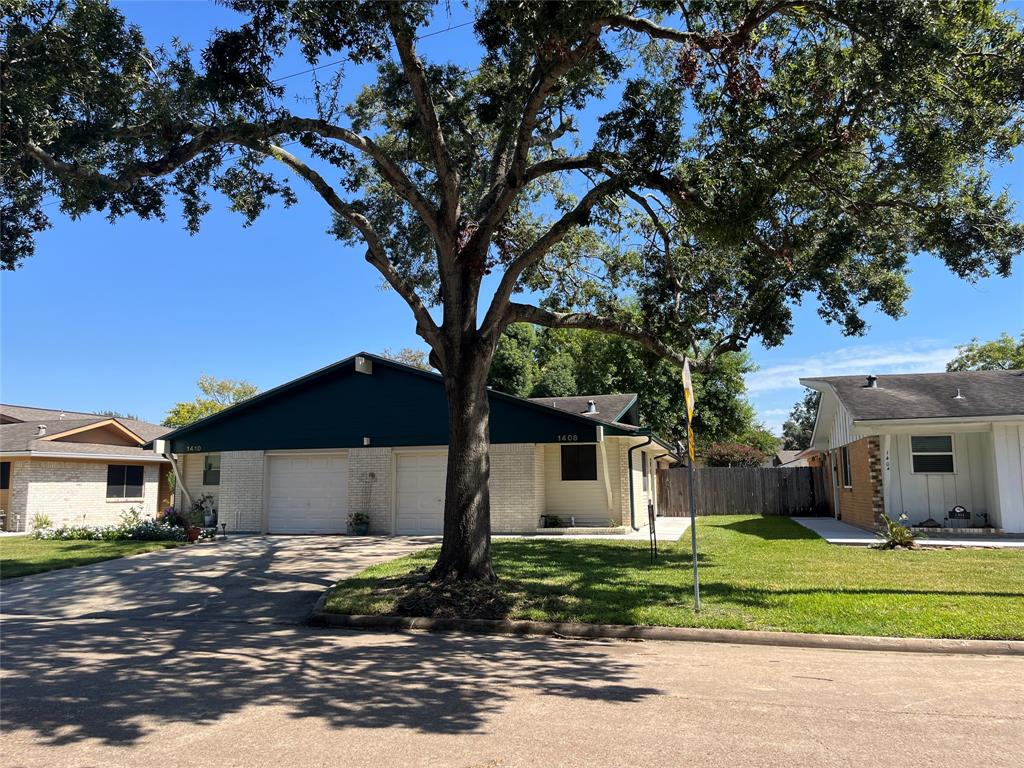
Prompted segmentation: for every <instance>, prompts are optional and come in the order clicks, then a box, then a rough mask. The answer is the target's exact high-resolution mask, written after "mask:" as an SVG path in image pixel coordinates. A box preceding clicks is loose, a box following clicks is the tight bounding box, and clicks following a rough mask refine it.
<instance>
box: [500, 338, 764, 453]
mask: <svg viewBox="0 0 1024 768" xmlns="http://www.w3.org/2000/svg"><path fill="white" fill-rule="evenodd" d="M753 370H754V365H753V364H752V363H751V362H750V358H749V357H748V356H747V354H746V353H745V352H731V353H728V354H723V355H720V356H718V357H717V358H715V360H714V363H713V364H712V365H711V366H709V367H708V368H706V369H702V370H700V371H697V372H696V373H695V374H694V388H695V390H696V395H697V400H698V401H699V407H698V408H697V410H696V413H695V418H694V429H695V432H696V435H697V439H698V443H699V445H700V446H701V447H702V448H703V446H707V445H708V444H710V443H714V442H729V441H732V442H739V443H746V444H748V445H752V446H753V447H755V448H757V449H758V450H760V451H763V452H765V453H770V452H772V451H774V450H775V447H776V446H777V444H778V438H776V437H775V436H774V435H772V434H771V433H770V432H769V431H768V430H767V429H765V428H764V427H763V426H762V425H761V424H759V423H758V422H757V421H756V418H755V413H754V408H753V406H752V405H751V404H750V403H749V402H748V401H747V399H746V396H745V393H746V385H745V382H744V376H745V375H746V374H747V373H750V372H752V371H753ZM488 383H489V384H490V385H491V386H492V387H494V388H495V389H498V390H500V391H502V392H508V393H509V394H513V395H517V396H519V397H565V396H571V395H591V394H612V393H620V392H635V393H636V394H637V395H638V399H639V407H640V419H641V421H642V423H643V425H644V426H646V427H650V428H651V429H653V430H654V432H655V433H656V434H658V435H659V436H661V437H663V438H666V439H669V440H672V441H676V440H682V439H683V438H684V437H685V436H686V419H685V416H684V414H685V406H684V403H683V391H682V379H681V378H680V373H679V369H678V368H676V367H675V366H674V365H673V364H671V363H670V362H667V361H665V360H663V359H661V358H659V357H658V356H657V355H654V354H652V353H651V352H649V351H647V350H645V349H644V348H643V347H641V346H639V345H638V344H636V343H635V342H632V341H629V340H627V339H622V338H619V337H615V336H609V335H607V334H602V333H596V332H594V331H585V330H574V329H565V330H562V329H557V330H553V329H547V328H535V327H533V326H530V325H513V326H511V327H510V328H509V329H508V330H507V331H506V332H505V334H504V335H503V336H502V338H501V340H500V341H499V342H498V349H497V351H496V352H495V356H494V362H493V364H492V365H491V372H490V376H489V378H488Z"/></svg>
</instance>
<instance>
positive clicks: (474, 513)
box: [430, 354, 495, 581]
mask: <svg viewBox="0 0 1024 768" xmlns="http://www.w3.org/2000/svg"><path fill="white" fill-rule="evenodd" d="M460 357H462V358H463V359H462V360H459V361H458V362H457V363H456V364H455V365H451V364H450V363H451V361H449V366H448V368H447V370H446V371H445V373H444V385H445V391H446V392H447V395H448V476H447V480H446V481H445V498H444V541H443V543H442V544H441V554H440V556H439V557H438V558H437V562H436V563H435V564H434V568H433V569H432V570H431V572H430V578H431V579H432V580H442V579H454V580H459V581H494V580H495V575H494V570H493V568H492V567H491V499H490V491H489V489H488V486H487V480H488V478H489V477H490V472H491V458H490V423H489V422H490V403H489V402H488V399H487V373H488V367H489V362H490V360H489V358H488V357H487V356H486V355H476V354H463V355H461V356H460Z"/></svg>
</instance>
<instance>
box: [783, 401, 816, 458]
mask: <svg viewBox="0 0 1024 768" xmlns="http://www.w3.org/2000/svg"><path fill="white" fill-rule="evenodd" d="M819 402H821V394H820V393H819V392H817V391H815V390H813V389H804V396H803V398H801V400H800V401H799V402H797V403H796V404H795V405H794V406H793V410H791V411H790V412H789V418H788V419H786V421H785V422H784V423H783V425H782V447H783V448H785V449H786V450H787V451H802V450H804V449H806V448H810V447H811V436H812V435H813V434H814V420H815V419H816V418H817V416H818V403H819Z"/></svg>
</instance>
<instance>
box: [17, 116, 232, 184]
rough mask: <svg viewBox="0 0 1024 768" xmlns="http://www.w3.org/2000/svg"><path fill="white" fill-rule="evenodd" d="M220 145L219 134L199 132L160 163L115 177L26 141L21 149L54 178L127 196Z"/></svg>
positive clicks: (136, 167) (143, 165) (141, 165)
mask: <svg viewBox="0 0 1024 768" xmlns="http://www.w3.org/2000/svg"><path fill="white" fill-rule="evenodd" d="M221 141H223V133H222V131H221V130H219V129H216V128H211V129H208V130H205V131H201V132H200V133H198V134H196V135H195V136H194V137H193V138H192V139H191V140H190V141H188V142H186V143H185V144H182V145H181V146H180V147H176V148H175V149H174V150H172V151H171V152H169V153H168V154H167V155H165V156H164V157H162V158H160V159H159V160H150V161H148V162H140V163H136V164H135V165H134V166H132V167H130V168H128V169H127V170H126V171H124V172H123V173H121V174H120V175H117V176H112V175H110V174H106V173H102V172H100V171H90V170H86V169H84V168H82V167H81V166H79V165H78V163H66V162H64V161H62V160H58V159H57V158H55V157H53V156H52V155H51V154H49V153H48V152H47V151H46V150H45V149H43V148H42V147H40V146H39V145H38V144H36V143H35V142H34V141H28V142H27V143H26V144H25V145H24V148H25V152H26V153H27V154H28V155H29V157H31V158H32V159H33V160H36V161H37V162H38V163H39V164H40V165H42V166H43V167H44V168H46V170H48V171H50V173H53V174H54V175H56V176H64V177H66V178H72V179H77V180H78V181H85V182H91V183H94V184H100V185H102V186H104V187H106V188H107V189H109V190H110V191H112V192H127V191H128V190H130V189H131V188H132V187H133V186H134V185H135V184H137V183H138V182H139V181H141V180H142V179H146V178H152V177H154V176H163V175H165V174H167V173H170V172H171V171H173V170H176V169H177V168H180V167H181V166H183V165H184V164H185V163H187V162H189V161H190V160H193V159H194V158H196V157H198V156H199V155H200V153H202V152H203V151H204V150H207V149H209V148H210V147H212V146H214V145H215V144H218V143H220V142H221Z"/></svg>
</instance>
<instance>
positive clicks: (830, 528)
mask: <svg viewBox="0 0 1024 768" xmlns="http://www.w3.org/2000/svg"><path fill="white" fill-rule="evenodd" d="M792 520H793V522H795V523H800V525H802V526H803V527H804V528H810V529H811V530H812V531H814V532H815V533H816V534H818V535H819V536H821V538H823V539H824V540H825V541H827V542H828V543H829V544H842V545H845V546H854V547H870V546H871V545H872V544H877V543H878V542H880V541H881V540H882V537H881V536H878V535H877V534H875V533H872V532H871V531H865V530H864V529H863V528H857V527H856V526H853V525H850V524H849V523H844V522H842V521H841V520H836V519H835V518H832V517H794V518H792ZM917 544H918V546H922V547H992V548H995V549H1024V536H1019V535H1012V534H1003V535H993V536H971V535H967V534H964V535H963V536H950V535H949V534H941V535H940V534H935V535H932V536H928V537H927V538H925V537H922V538H919V539H917Z"/></svg>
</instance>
